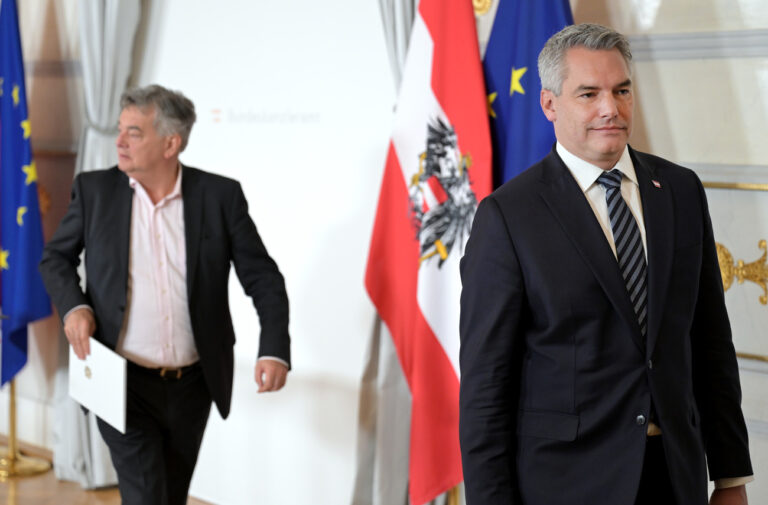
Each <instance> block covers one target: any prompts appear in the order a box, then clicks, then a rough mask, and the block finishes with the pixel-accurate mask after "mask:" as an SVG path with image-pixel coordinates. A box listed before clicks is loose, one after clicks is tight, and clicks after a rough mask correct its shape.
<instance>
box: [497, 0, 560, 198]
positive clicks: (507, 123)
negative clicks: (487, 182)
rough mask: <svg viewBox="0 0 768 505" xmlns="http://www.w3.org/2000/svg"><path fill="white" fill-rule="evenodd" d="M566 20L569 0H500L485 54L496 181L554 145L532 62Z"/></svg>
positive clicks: (507, 176)
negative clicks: (542, 107)
mask: <svg viewBox="0 0 768 505" xmlns="http://www.w3.org/2000/svg"><path fill="white" fill-rule="evenodd" d="M569 24H573V15H572V14H571V7H570V5H569V3H568V0H499V5H498V9H497V10H496V18H495V19H494V22H493V27H492V29H491V36H490V38H489V39H488V46H487V48H486V51H485V57H484V58H483V68H484V71H485V87H486V91H487V93H488V113H489V114H490V116H491V117H490V121H491V139H492V142H493V171H494V174H493V176H494V184H495V186H500V185H501V184H503V183H504V182H506V181H508V180H509V179H511V178H512V177H514V176H516V175H517V174H519V173H520V172H522V171H523V170H525V169H526V168H528V167H529V166H531V165H532V164H534V163H536V162H537V161H539V160H541V159H542V158H543V157H544V156H546V155H547V153H548V152H549V150H550V149H552V144H553V143H554V142H555V133H554V130H553V128H552V123H550V122H549V121H547V118H546V117H545V116H544V113H543V112H542V111H541V106H540V105H539V94H540V92H541V82H540V81H539V73H538V70H537V67H536V62H537V60H538V58H539V52H540V51H541V48H542V47H544V44H545V43H546V42H547V39H549V37H551V36H552V35H554V34H555V33H556V32H558V31H560V30H561V29H562V28H563V27H564V26H566V25H569Z"/></svg>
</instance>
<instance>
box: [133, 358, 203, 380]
mask: <svg viewBox="0 0 768 505" xmlns="http://www.w3.org/2000/svg"><path fill="white" fill-rule="evenodd" d="M128 367H129V368H130V369H132V370H135V371H137V372H141V373H143V374H145V375H151V376H153V377H160V378H161V379H165V380H179V379H181V378H182V377H183V376H185V375H187V374H189V373H190V372H192V371H193V370H195V369H197V368H200V362H199V361H196V362H194V363H192V364H191V365H187V366H182V367H179V368H173V367H167V366H166V367H161V368H147V367H145V366H141V365H138V364H136V363H134V362H133V361H128Z"/></svg>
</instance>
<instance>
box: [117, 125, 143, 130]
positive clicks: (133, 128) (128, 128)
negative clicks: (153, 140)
mask: <svg viewBox="0 0 768 505" xmlns="http://www.w3.org/2000/svg"><path fill="white" fill-rule="evenodd" d="M120 126H121V125H120V123H117V127H118V128H120ZM125 129H126V130H136V131H137V132H141V128H139V127H138V126H133V125H131V126H126V127H125Z"/></svg>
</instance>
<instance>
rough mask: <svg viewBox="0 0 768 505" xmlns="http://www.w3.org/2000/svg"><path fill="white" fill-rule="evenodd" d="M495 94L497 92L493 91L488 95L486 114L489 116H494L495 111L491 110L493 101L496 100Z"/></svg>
mask: <svg viewBox="0 0 768 505" xmlns="http://www.w3.org/2000/svg"><path fill="white" fill-rule="evenodd" d="M497 95H498V93H497V92H495V91H494V92H493V93H491V94H490V95H488V115H489V116H491V117H496V111H495V110H493V102H494V100H496V96H497Z"/></svg>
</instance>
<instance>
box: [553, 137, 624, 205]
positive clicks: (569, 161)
mask: <svg viewBox="0 0 768 505" xmlns="http://www.w3.org/2000/svg"><path fill="white" fill-rule="evenodd" d="M555 149H556V150H557V154H558V155H560V158H561V159H562V160H563V163H565V166H566V167H568V170H569V171H570V172H571V175H573V178H574V179H576V182H577V183H578V184H579V187H580V188H581V190H582V191H583V192H585V193H586V192H587V191H588V190H589V188H591V187H592V185H593V184H595V183H596V181H597V178H598V177H600V174H602V173H603V172H604V170H603V169H602V168H600V167H598V166H596V165H593V164H592V163H589V162H587V161H584V160H582V159H581V158H579V157H578V156H576V155H575V154H572V153H571V152H570V151H568V150H567V149H566V148H565V147H563V145H562V144H561V143H560V142H558V143H557V146H556V147H555ZM613 168H618V169H619V170H621V173H622V174H624V177H626V178H627V179H629V180H630V181H632V182H633V183H634V184H635V185H636V186H637V185H638V184H637V174H636V173H635V166H634V165H633V164H632V158H631V157H630V156H629V147H627V146H624V152H623V153H621V158H619V161H618V162H617V163H616V165H615V166H614V167H613Z"/></svg>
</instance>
